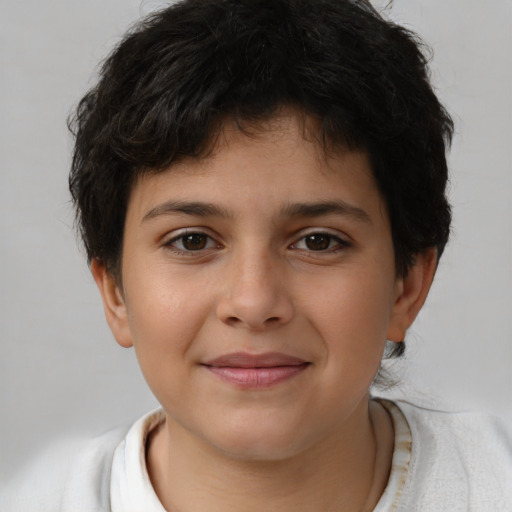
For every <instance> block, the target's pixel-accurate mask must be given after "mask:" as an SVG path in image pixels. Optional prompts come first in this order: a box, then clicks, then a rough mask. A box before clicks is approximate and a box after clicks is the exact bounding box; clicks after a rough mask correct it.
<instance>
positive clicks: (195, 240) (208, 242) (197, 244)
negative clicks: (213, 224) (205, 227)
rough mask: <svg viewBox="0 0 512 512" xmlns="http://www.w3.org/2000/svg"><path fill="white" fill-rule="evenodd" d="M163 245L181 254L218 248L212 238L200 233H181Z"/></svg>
mask: <svg viewBox="0 0 512 512" xmlns="http://www.w3.org/2000/svg"><path fill="white" fill-rule="evenodd" d="M165 245H166V247H171V248H173V249H176V250H178V251H181V252H194V251H203V250H205V249H211V248H213V247H217V246H218V244H217V243H216V242H215V240H213V238H211V237H210V236H208V235H207V234H205V233H201V232H187V233H183V234H181V235H179V236H177V237H175V238H173V239H171V240H169V241H168V242H167V243H166V244H165Z"/></svg>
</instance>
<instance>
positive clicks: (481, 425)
mask: <svg viewBox="0 0 512 512" xmlns="http://www.w3.org/2000/svg"><path fill="white" fill-rule="evenodd" d="M381 403H382V404H383V405H384V407H385V408H386V409H387V411H388V412H389V414H390V416H391V418H392V420H393V425H394V429H395V450H394V455H393V461H392V469H391V474H390V478H389V481H388V485H387V487H386V489H385V491H384V494H383V495H382V497H381V499H380V501H379V503H378V505H377V507H376V508H375V509H374V512H416V511H418V512H459V511H460V512H463V511H464V512H468V511H470V512H472V511H474V512H491V511H492V512H495V511H508V510H510V511H512V425H507V424H505V423H504V422H502V421H501V420H499V419H496V418H493V417H489V416H486V415H481V414H476V413H453V412H443V411H438V410H433V409H427V408H421V407H418V406H415V405H413V404H410V403H408V402H406V401H396V402H392V401H388V400H382V401H381ZM163 419H164V415H163V412H162V411H161V410H157V411H153V412H152V413H149V414H147V415H146V416H144V417H142V418H141V419H139V420H138V421H137V422H135V424H134V425H133V426H132V427H131V428H130V429H129V431H128V432H127V431H126V429H118V430H115V431H111V432H109V433H107V434H105V435H103V436H101V437H98V438H96V439H93V440H91V441H88V442H86V443H82V444H80V445H78V446H77V445H76V444H72V445H68V446H62V447H60V448H59V449H53V450H52V451H51V452H50V453H48V454H46V455H45V456H43V457H41V458H40V459H39V460H38V461H37V462H36V463H35V464H33V465H32V466H31V467H30V468H29V469H28V470H26V471H25V472H24V473H23V474H21V475H19V476H18V477H17V478H16V479H13V480H11V481H10V482H8V483H6V484H4V485H3V486H2V489H1V490H0V510H1V511H2V512H20V511H27V512H32V511H34V512H142V511H144V512H165V509H164V508H163V506H162V504H161V503H160V501H159V500H158V498H157V496H156V494H155V492H154V490H153V488H152V486H151V482H150V479H149V476H148V473H147V469H146V464H145V444H146V439H147V435H148V433H149V432H150V431H151V429H153V428H155V426H156V425H158V424H159V423H160V422H162V421H163Z"/></svg>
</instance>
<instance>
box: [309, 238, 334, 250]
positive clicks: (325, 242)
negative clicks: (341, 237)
mask: <svg viewBox="0 0 512 512" xmlns="http://www.w3.org/2000/svg"><path fill="white" fill-rule="evenodd" d="M330 241H331V240H330V237H329V236H327V235H310V236H308V237H307V238H306V246H307V248H308V249H311V250H312V251H324V250H325V249H328V248H329V243H330Z"/></svg>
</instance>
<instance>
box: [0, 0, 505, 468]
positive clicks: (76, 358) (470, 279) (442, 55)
mask: <svg viewBox="0 0 512 512" xmlns="http://www.w3.org/2000/svg"><path fill="white" fill-rule="evenodd" d="M385 3H386V2H384V1H379V2H376V4H377V5H384V4H385ZM163 4H164V2H154V1H153V2H151V1H149V0H145V1H142V2H141V1H140V0H101V1H100V0H87V1H85V2H84V1H78V0H53V1H44V2H43V1H40V0H25V1H23V2H16V1H12V0H11V1H6V0H0V73H1V75H0V112H1V114H0V169H1V170H0V415H1V422H0V476H2V475H7V474H8V473H10V472H11V470H12V468H13V467H17V466H19V465H20V464H21V463H22V462H24V461H25V460H26V459H27V458H28V457H30V456H31V455H32V454H33V452H34V450H37V449H39V448H40V447H41V446H43V445H44V444H45V443H47V442H48V441H49V440H50V439H52V438H58V437H59V436H61V435H63V432H68V431H76V430H80V431H83V432H85V433H93V432H98V431H102V430H104V429H106V428H108V427H110V426H114V425H118V424H121V423H125V422H128V421H131V420H133V419H135V418H136V417H137V416H138V415H140V414H142V413H143V412H145V411H147V410H149V409H150V408H152V407H154V406H155V405H156V402H155V399H154V398H153V397H152V396H151V394H150V392H149V391H148V390H147V388H146V385H145V383H144V382H143V379H142V377H141V375H140V372H139V370H138V367H137V364H136V361H135V357H134V354H133V352H132V351H130V350H123V349H121V348H119V347H118V346H117V345H116V344H115V342H114V341H113V338H112V336H111V335H110V333H109V331H108V330H107V327H106V325H105V322H104V319H103V312H102V308H101V305H100V300H99V296H98V294H97V292H96V290H95V286H94V284H93V281H92V278H91V277H90V275H89V272H88V269H87V267H86V265H85V261H84V258H83V255H81V254H80V253H79V251H78V250H77V247H76V240H75V236H74V234H73V231H72V223H73V220H72V212H71V208H70V205H69V200H68V192H67V182H66V180H67V172H68V166H69V160H70V152H71V138H70V136H69V135H68V133H67V131H66V127H65V120H66V116H67V115H68V113H69V112H70V110H71V108H72V106H73V105H74V104H75V103H76V101H77V100H78V99H79V98H80V96H81V95H82V94H83V93H84V92H85V90H86V89H87V88H88V87H89V86H90V85H92V83H93V76H94V71H95V70H96V69H97V67H96V66H97V63H98V62H99V61H100V59H101V58H103V57H104V56H105V55H106V54H107V53H108V51H109V50H110V49H111V48H112V46H113V45H114V44H115V43H116V42H117V41H118V39H119V37H120V36H121V34H122V33H123V32H124V30H125V28H126V27H127V26H128V25H129V24H131V23H132V22H134V21H135V20H136V19H137V18H138V17H139V16H140V15H143V14H146V13H148V12H149V11H151V10H152V9H154V8H156V7H158V6H159V5H163ZM390 15H391V17H392V18H393V19H395V20H397V21H399V22H401V23H403V24H405V25H406V26H408V27H409V28H412V29H414V30H416V31H418V32H419V34H421V35H422V36H423V38H424V39H425V40H426V41H428V42H429V43H430V44H431V46H432V47H433V49H434V55H435V56H434V59H433V62H432V69H433V80H434V82H435V84H436V87H437V91H438V94H439V96H440V97H441V99H442V101H443V102H444V103H445V104H446V105H447V106H448V108H449V110H450V112H451V113H452V114H453V116H454V118H455V121H456V126H457V129H456V131H457V133H456V138H455V143H454V146H453V150H452V153H451V156H450V165H451V173H452V178H451V187H450V196H451V199H452V202H453V205H454V233H453V239H452V241H451V244H450V246H449V247H448V249H447V252H446V254H445V256H444V258H443V260H442V262H441V265H440V268H439V271H438V275H437V279H436V282H435V285H434V288H433V290H432V292H431V295H430V297H429V300H428V303H427V305H426V307H425V309H424V311H423V312H422V313H421V315H420V317H419V319H418V320H417V322H416V323H415V325H414V326H413V329H411V332H410V333H409V337H408V341H409V349H410V350H409V354H408V358H407V360H406V361H405V365H402V366H404V371H405V372H406V373H405V374H404V381H405V382H406V383H407V386H404V388H405V389H410V388H414V389H416V390H421V391H422V393H423V394H424V396H433V395H436V394H437V395H440V396H442V397H451V398H452V399H453V401H454V402H457V403H459V404H461V405H462V406H464V407H466V406H472V407H473V406H476V407H479V408H483V409H487V410H490V411H495V412H498V413H510V412H511V409H512V400H511V398H510V395H511V390H512V371H511V367H512V343H511V342H512V339H511V338H512V335H511V331H512V211H511V210H512V206H511V204H512V201H511V200H510V199H511V197H512V172H511V168H512V161H511V160H512V157H511V155H512V151H511V147H512V105H511V101H512V100H511V98H512V70H511V68H512V65H511V51H510V49H511V48H512V36H511V34H512V2H511V1H510V0H492V1H489V2H482V1H481V0H395V2H394V7H393V8H392V10H391V11H390Z"/></svg>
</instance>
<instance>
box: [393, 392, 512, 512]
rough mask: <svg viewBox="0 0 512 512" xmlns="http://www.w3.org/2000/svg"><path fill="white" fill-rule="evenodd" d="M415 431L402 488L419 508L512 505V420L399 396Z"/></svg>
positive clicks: (504, 507) (502, 507)
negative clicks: (430, 405)
mask: <svg viewBox="0 0 512 512" xmlns="http://www.w3.org/2000/svg"><path fill="white" fill-rule="evenodd" d="M395 404H396V405H397V406H398V407H399V408H400V410H401V411H402V413H403V415H404V416H405V418H406V420H407V423H408V424H409V428H410V430H411V437H412V452H411V459H410V467H409V474H408V478H407V483H406V487H405V489H404V494H405V495H406V496H407V495H409V496H412V497H414V499H415V500H418V499H421V503H422V507H423V508H422V509H421V510H450V511H451V512H455V511H458V510H460V511H463V510H464V511H465V510H479V511H480V510H481V511H487V510H489V511H491V510H512V422H510V421H507V420H505V419H503V418H497V417H494V416H491V415H486V414H481V413H476V412H450V411H443V410H436V409H434V408H426V407H419V406H417V405H414V404H411V403H408V402H406V401H396V402H395Z"/></svg>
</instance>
